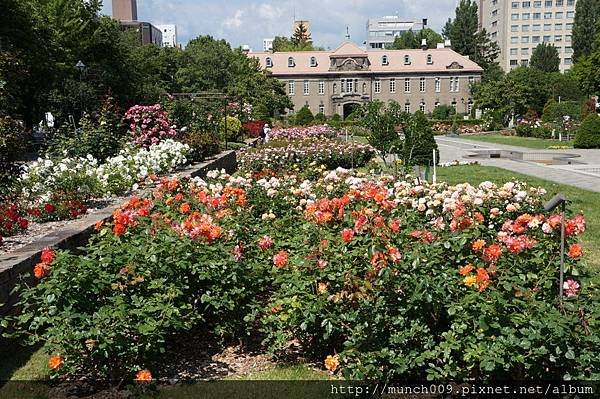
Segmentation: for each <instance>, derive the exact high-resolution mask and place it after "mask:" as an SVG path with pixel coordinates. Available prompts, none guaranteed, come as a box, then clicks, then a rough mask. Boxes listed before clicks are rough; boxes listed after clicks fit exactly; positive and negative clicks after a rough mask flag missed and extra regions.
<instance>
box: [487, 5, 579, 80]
mask: <svg viewBox="0 0 600 399" xmlns="http://www.w3.org/2000/svg"><path fill="white" fill-rule="evenodd" d="M575 4H576V0H527V1H523V0H520V1H511V0H479V25H480V28H485V30H486V31H487V32H488V33H489V34H490V36H491V39H492V40H493V41H495V42H496V43H498V46H499V47H500V55H499V58H498V62H499V63H500V66H502V68H503V69H504V70H506V71H509V70H511V69H513V68H516V67H517V66H519V65H528V64H529V60H530V58H531V54H532V53H533V50H534V49H535V48H536V47H537V46H538V45H539V44H540V43H546V44H552V45H553V46H555V47H556V48H557V49H558V54H559V56H560V70H561V71H565V70H567V69H569V68H570V67H571V65H572V63H573V47H572V40H573V37H572V35H573V33H572V32H573V19H574V18H575Z"/></svg>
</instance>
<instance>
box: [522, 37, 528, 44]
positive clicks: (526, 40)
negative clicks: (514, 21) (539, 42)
mask: <svg viewBox="0 0 600 399" xmlns="http://www.w3.org/2000/svg"><path fill="white" fill-rule="evenodd" d="M521 43H529V36H523V37H521Z"/></svg>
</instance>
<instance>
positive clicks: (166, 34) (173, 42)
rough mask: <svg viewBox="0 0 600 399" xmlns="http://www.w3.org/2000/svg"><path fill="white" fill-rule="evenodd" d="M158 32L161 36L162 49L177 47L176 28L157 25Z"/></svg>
mask: <svg viewBox="0 0 600 399" xmlns="http://www.w3.org/2000/svg"><path fill="white" fill-rule="evenodd" d="M157 28H158V30H160V32H161V34H162V44H163V46H164V47H177V46H178V43H177V26H176V25H173V24H167V25H158V26H157Z"/></svg>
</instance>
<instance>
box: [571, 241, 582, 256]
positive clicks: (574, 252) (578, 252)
mask: <svg viewBox="0 0 600 399" xmlns="http://www.w3.org/2000/svg"><path fill="white" fill-rule="evenodd" d="M582 256H583V247H582V246H581V244H573V245H571V246H570V247H569V258H571V259H578V258H581V257H582Z"/></svg>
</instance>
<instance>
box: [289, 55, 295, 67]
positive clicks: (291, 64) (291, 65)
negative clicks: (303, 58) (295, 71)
mask: <svg viewBox="0 0 600 399" xmlns="http://www.w3.org/2000/svg"><path fill="white" fill-rule="evenodd" d="M295 66H296V62H295V61H294V57H290V58H288V67H290V68H291V67H295Z"/></svg>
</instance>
